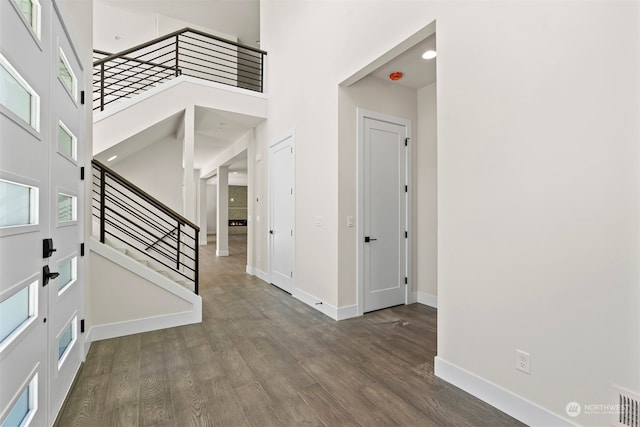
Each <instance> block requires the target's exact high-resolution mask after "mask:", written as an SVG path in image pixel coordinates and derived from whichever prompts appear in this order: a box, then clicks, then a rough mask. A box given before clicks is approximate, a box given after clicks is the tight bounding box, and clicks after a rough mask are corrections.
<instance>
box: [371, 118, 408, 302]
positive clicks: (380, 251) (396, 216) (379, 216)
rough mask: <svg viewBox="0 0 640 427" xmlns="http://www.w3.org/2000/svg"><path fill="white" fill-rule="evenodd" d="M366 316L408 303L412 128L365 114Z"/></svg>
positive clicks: (397, 121)
mask: <svg viewBox="0 0 640 427" xmlns="http://www.w3.org/2000/svg"><path fill="white" fill-rule="evenodd" d="M360 123H361V127H362V128H361V130H360V131H361V135H362V141H361V145H362V147H361V156H362V164H361V174H362V175H361V177H360V179H361V181H362V186H361V189H362V192H363V195H362V196H363V197H362V212H361V221H362V226H361V238H362V240H361V242H360V245H361V246H360V252H361V254H362V272H361V274H362V278H363V298H362V300H363V311H364V312H367V311H372V310H378V309H381V308H386V307H391V306H394V305H398V304H404V303H406V295H407V294H406V289H407V284H406V281H407V279H406V278H407V277H408V273H407V242H408V239H407V238H408V233H407V232H408V228H407V225H408V221H407V204H408V193H407V187H406V186H407V185H408V180H407V160H408V156H407V148H406V146H405V141H406V140H407V138H408V137H409V132H410V124H408V123H407V121H404V120H401V119H393V118H389V117H383V116H379V117H378V116H376V115H375V114H369V115H368V116H367V115H363V116H362V118H361V120H360Z"/></svg>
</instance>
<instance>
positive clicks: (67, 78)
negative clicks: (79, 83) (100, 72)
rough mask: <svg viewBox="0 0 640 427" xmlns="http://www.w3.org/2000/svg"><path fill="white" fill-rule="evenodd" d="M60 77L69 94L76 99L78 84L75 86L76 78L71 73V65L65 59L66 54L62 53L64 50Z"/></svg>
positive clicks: (61, 55)
mask: <svg viewBox="0 0 640 427" xmlns="http://www.w3.org/2000/svg"><path fill="white" fill-rule="evenodd" d="M59 75H60V79H61V80H62V83H63V84H64V86H65V87H66V88H67V90H68V91H69V93H70V94H71V95H73V96H74V97H75V95H76V84H75V80H76V78H75V76H74V75H73V71H71V67H70V66H69V63H68V62H67V59H66V58H65V56H64V53H62V50H61V51H60V70H59Z"/></svg>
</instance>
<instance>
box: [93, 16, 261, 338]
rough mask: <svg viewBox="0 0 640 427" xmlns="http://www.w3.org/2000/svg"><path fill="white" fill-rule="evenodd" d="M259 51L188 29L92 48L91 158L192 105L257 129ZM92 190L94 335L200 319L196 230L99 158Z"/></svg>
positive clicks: (125, 332) (149, 329) (125, 333)
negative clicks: (121, 46)
mask: <svg viewBox="0 0 640 427" xmlns="http://www.w3.org/2000/svg"><path fill="white" fill-rule="evenodd" d="M264 55H266V52H263V51H261V50H259V49H255V48H252V47H249V46H244V45H241V44H238V43H234V42H230V41H228V40H224V39H221V38H218V37H215V36H212V35H209V34H206V33H203V32H200V31H197V30H193V29H190V28H185V29H183V30H180V31H176V32H174V33H171V34H167V35H165V36H162V37H159V38H157V39H154V40H151V41H149V42H147V43H144V44H141V45H138V46H135V47H132V48H131V49H127V50H125V51H122V52H119V53H115V54H111V53H109V52H103V51H94V64H93V65H94V67H93V69H94V74H93V110H94V118H93V135H94V144H93V155H94V156H98V155H105V154H106V153H108V152H109V151H108V150H116V149H120V148H121V147H122V146H121V145H120V144H125V145H124V146H125V148H126V144H127V143H128V141H129V139H130V138H131V137H132V136H134V135H137V134H139V133H141V132H143V131H145V130H148V129H150V128H153V127H154V126H156V125H158V124H160V123H161V122H163V121H164V120H167V119H168V118H171V117H175V116H176V115H180V114H183V115H186V114H184V112H185V111H186V110H187V109H188V108H194V107H197V108H201V109H209V110H215V111H223V112H230V113H236V114H242V115H244V116H247V117H252V118H255V121H256V124H257V123H259V122H260V121H262V120H264V119H265V118H266V114H267V97H266V96H265V95H264V94H262V90H263V83H262V82H263V61H264ZM194 120H195V119H194ZM192 143H193V141H192ZM106 158H107V157H105V159H106ZM176 161H179V159H176ZM183 161H184V159H183ZM183 167H184V166H183ZM158 173H162V171H158ZM92 187H93V194H92V206H91V211H92V216H93V223H92V226H93V229H92V235H93V238H92V241H91V246H90V247H91V263H92V264H91V265H92V268H91V274H92V278H91V283H92V286H91V289H90V292H91V294H92V301H95V304H93V305H92V306H91V307H90V308H89V309H90V310H91V312H92V318H93V325H92V329H91V333H90V335H91V337H90V339H91V340H99V339H107V338H113V337H117V336H123V335H128V334H131V333H139V332H146V331H151V330H157V329H162V328H167V327H173V326H179V325H186V324H190V323H197V322H201V321H202V299H201V298H200V296H199V295H198V294H199V280H198V265H199V259H198V256H199V254H198V246H199V236H198V234H199V227H198V226H197V225H195V224H194V223H192V222H191V221H189V220H188V219H187V218H185V217H184V216H182V215H181V214H179V213H177V212H175V211H173V210H172V209H170V208H169V207H167V206H166V205H164V204H163V203H162V202H161V201H159V200H157V199H155V198H154V197H152V196H151V195H150V194H148V193H146V192H145V191H143V190H142V189H141V188H139V187H137V186H136V185H134V184H133V183H132V182H130V181H128V180H127V179H125V178H124V177H123V176H121V175H119V174H118V173H116V172H115V171H113V170H112V169H110V168H109V167H107V166H105V164H103V163H101V162H100V161H98V160H97V159H94V160H93V162H92Z"/></svg>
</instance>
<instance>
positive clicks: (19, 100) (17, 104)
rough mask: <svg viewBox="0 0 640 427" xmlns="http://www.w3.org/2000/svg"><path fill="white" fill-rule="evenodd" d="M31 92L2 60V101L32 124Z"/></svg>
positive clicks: (0, 81)
mask: <svg viewBox="0 0 640 427" xmlns="http://www.w3.org/2000/svg"><path fill="white" fill-rule="evenodd" d="M31 102H32V99H31V93H29V91H28V90H27V89H26V88H25V87H24V86H23V85H21V84H20V83H19V82H18V79H16V77H15V76H14V75H13V73H12V72H10V71H9V67H7V66H6V65H5V64H3V63H2V62H0V103H2V105H4V106H5V107H7V108H8V109H9V110H11V111H13V112H14V113H15V114H17V115H18V117H20V118H21V119H22V120H24V121H25V122H27V123H29V124H31V123H32V120H31Z"/></svg>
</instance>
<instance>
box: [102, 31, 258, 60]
mask: <svg viewBox="0 0 640 427" xmlns="http://www.w3.org/2000/svg"><path fill="white" fill-rule="evenodd" d="M186 32H191V33H196V34H199V35H201V36H205V37H208V38H211V39H215V40H217V41H219V42H223V43H228V44H231V45H234V46H236V47H241V48H243V49H248V50H251V51H254V52H256V53H260V54H262V55H266V54H267V52H265V51H264V50H260V49H257V48H255V47H252V46H247V45H245V44H242V43H237V42H234V41H231V40H227V39H223V38H222V37H218V36H214V35H213V34H208V33H205V32H204V31H200V30H196V29H194V28H190V27H185V28H183V29H181V30H176V31H174V32H172V33H169V34H165V35H164V36H160V37H157V38H155V39H153V40H149V41H148V42H145V43H140V44H139V45H136V46H134V47H131V48H129V49H126V50H123V51H121V52H118V53H113V54H111V56H107V57H106V58H102V59H99V60H97V61H96V62H94V63H93V66H94V67H95V66H96V65H100V64H102V63H103V62H107V61H110V60H112V59H116V58H118V57H121V56H124V55H128V54H130V53H132V52H135V51H136V50H140V49H144V48H145V47H149V46H151V45H153V44H156V43H159V42H163V41H165V40H168V39H170V38H172V37H175V36H177V35H180V34H183V33H186Z"/></svg>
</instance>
